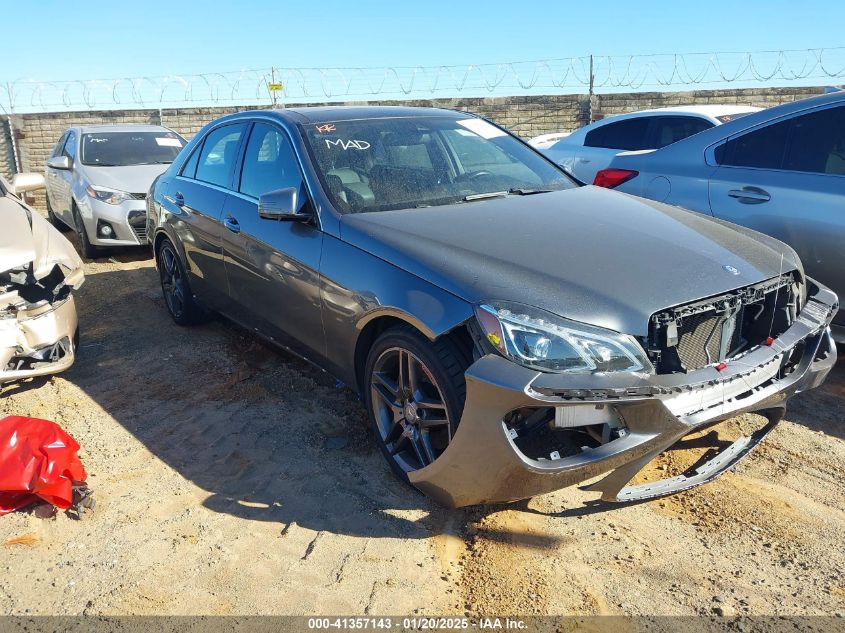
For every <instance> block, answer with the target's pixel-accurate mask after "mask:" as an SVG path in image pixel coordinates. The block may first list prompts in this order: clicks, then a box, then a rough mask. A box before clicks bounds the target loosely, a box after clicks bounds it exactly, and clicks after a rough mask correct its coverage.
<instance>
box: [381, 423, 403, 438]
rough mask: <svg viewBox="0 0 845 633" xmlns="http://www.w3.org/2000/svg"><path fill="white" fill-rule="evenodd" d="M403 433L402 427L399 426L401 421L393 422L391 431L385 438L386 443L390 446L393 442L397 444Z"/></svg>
mask: <svg viewBox="0 0 845 633" xmlns="http://www.w3.org/2000/svg"><path fill="white" fill-rule="evenodd" d="M402 431H403V429H402V425H401V424H399V420H393V422H392V423H391V424H390V430H389V431H388V432H387V434H386V435H385V436H384V441H385V442H386V443H387V444H390V443H391V442H396V441H397V440H398V439H399V438H400V437H401V435H402Z"/></svg>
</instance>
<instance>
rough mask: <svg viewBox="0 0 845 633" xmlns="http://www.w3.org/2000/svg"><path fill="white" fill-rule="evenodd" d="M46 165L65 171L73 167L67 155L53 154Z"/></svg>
mask: <svg viewBox="0 0 845 633" xmlns="http://www.w3.org/2000/svg"><path fill="white" fill-rule="evenodd" d="M47 167H52V168H53V169H64V170H65V171H67V170H69V169H72V168H73V163H71V162H70V158H68V157H67V156H53V158H50V159H48V160H47Z"/></svg>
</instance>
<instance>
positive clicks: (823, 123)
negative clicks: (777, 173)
mask: <svg viewBox="0 0 845 633" xmlns="http://www.w3.org/2000/svg"><path fill="white" fill-rule="evenodd" d="M783 168H784V169H788V170H790V171H803V172H811V173H815V174H831V175H836V176H845V107H837V108H827V109H825V110H819V111H817V112H811V113H810V114H805V115H803V116H798V117H795V118H794V119H793V123H792V130H791V134H790V141H789V149H788V150H787V153H786V158H785V160H784V163H783Z"/></svg>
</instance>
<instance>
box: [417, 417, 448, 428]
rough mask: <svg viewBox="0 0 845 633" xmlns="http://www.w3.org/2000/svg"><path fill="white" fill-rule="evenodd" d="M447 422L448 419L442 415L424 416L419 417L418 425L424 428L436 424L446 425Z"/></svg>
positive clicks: (436, 425) (435, 425)
mask: <svg viewBox="0 0 845 633" xmlns="http://www.w3.org/2000/svg"><path fill="white" fill-rule="evenodd" d="M448 424H449V419H448V418H447V417H446V416H445V415H444V416H442V417H441V416H431V417H426V418H420V427H421V428H424V429H430V428H432V427H438V426H447V425H448Z"/></svg>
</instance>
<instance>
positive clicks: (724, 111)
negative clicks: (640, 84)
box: [629, 103, 762, 119]
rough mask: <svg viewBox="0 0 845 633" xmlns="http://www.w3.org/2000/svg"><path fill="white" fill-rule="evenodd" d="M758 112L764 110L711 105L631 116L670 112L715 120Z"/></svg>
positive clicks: (752, 107) (656, 109)
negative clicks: (743, 113)
mask: <svg viewBox="0 0 845 633" xmlns="http://www.w3.org/2000/svg"><path fill="white" fill-rule="evenodd" d="M758 110H762V108H758V107H755V106H748V105H736V104H733V105H730V104H717V103H709V104H705V105H683V106H671V107H668V108H651V109H649V110H639V111H637V112H631V113H629V114H641V113H644V112H649V113H656V114H660V113H663V112H668V113H671V114H674V113H677V114H703V115H705V116H709V117H713V118H714V119H715V118H716V117H720V116H725V115H728V114H740V113H742V112H757V111H758Z"/></svg>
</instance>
